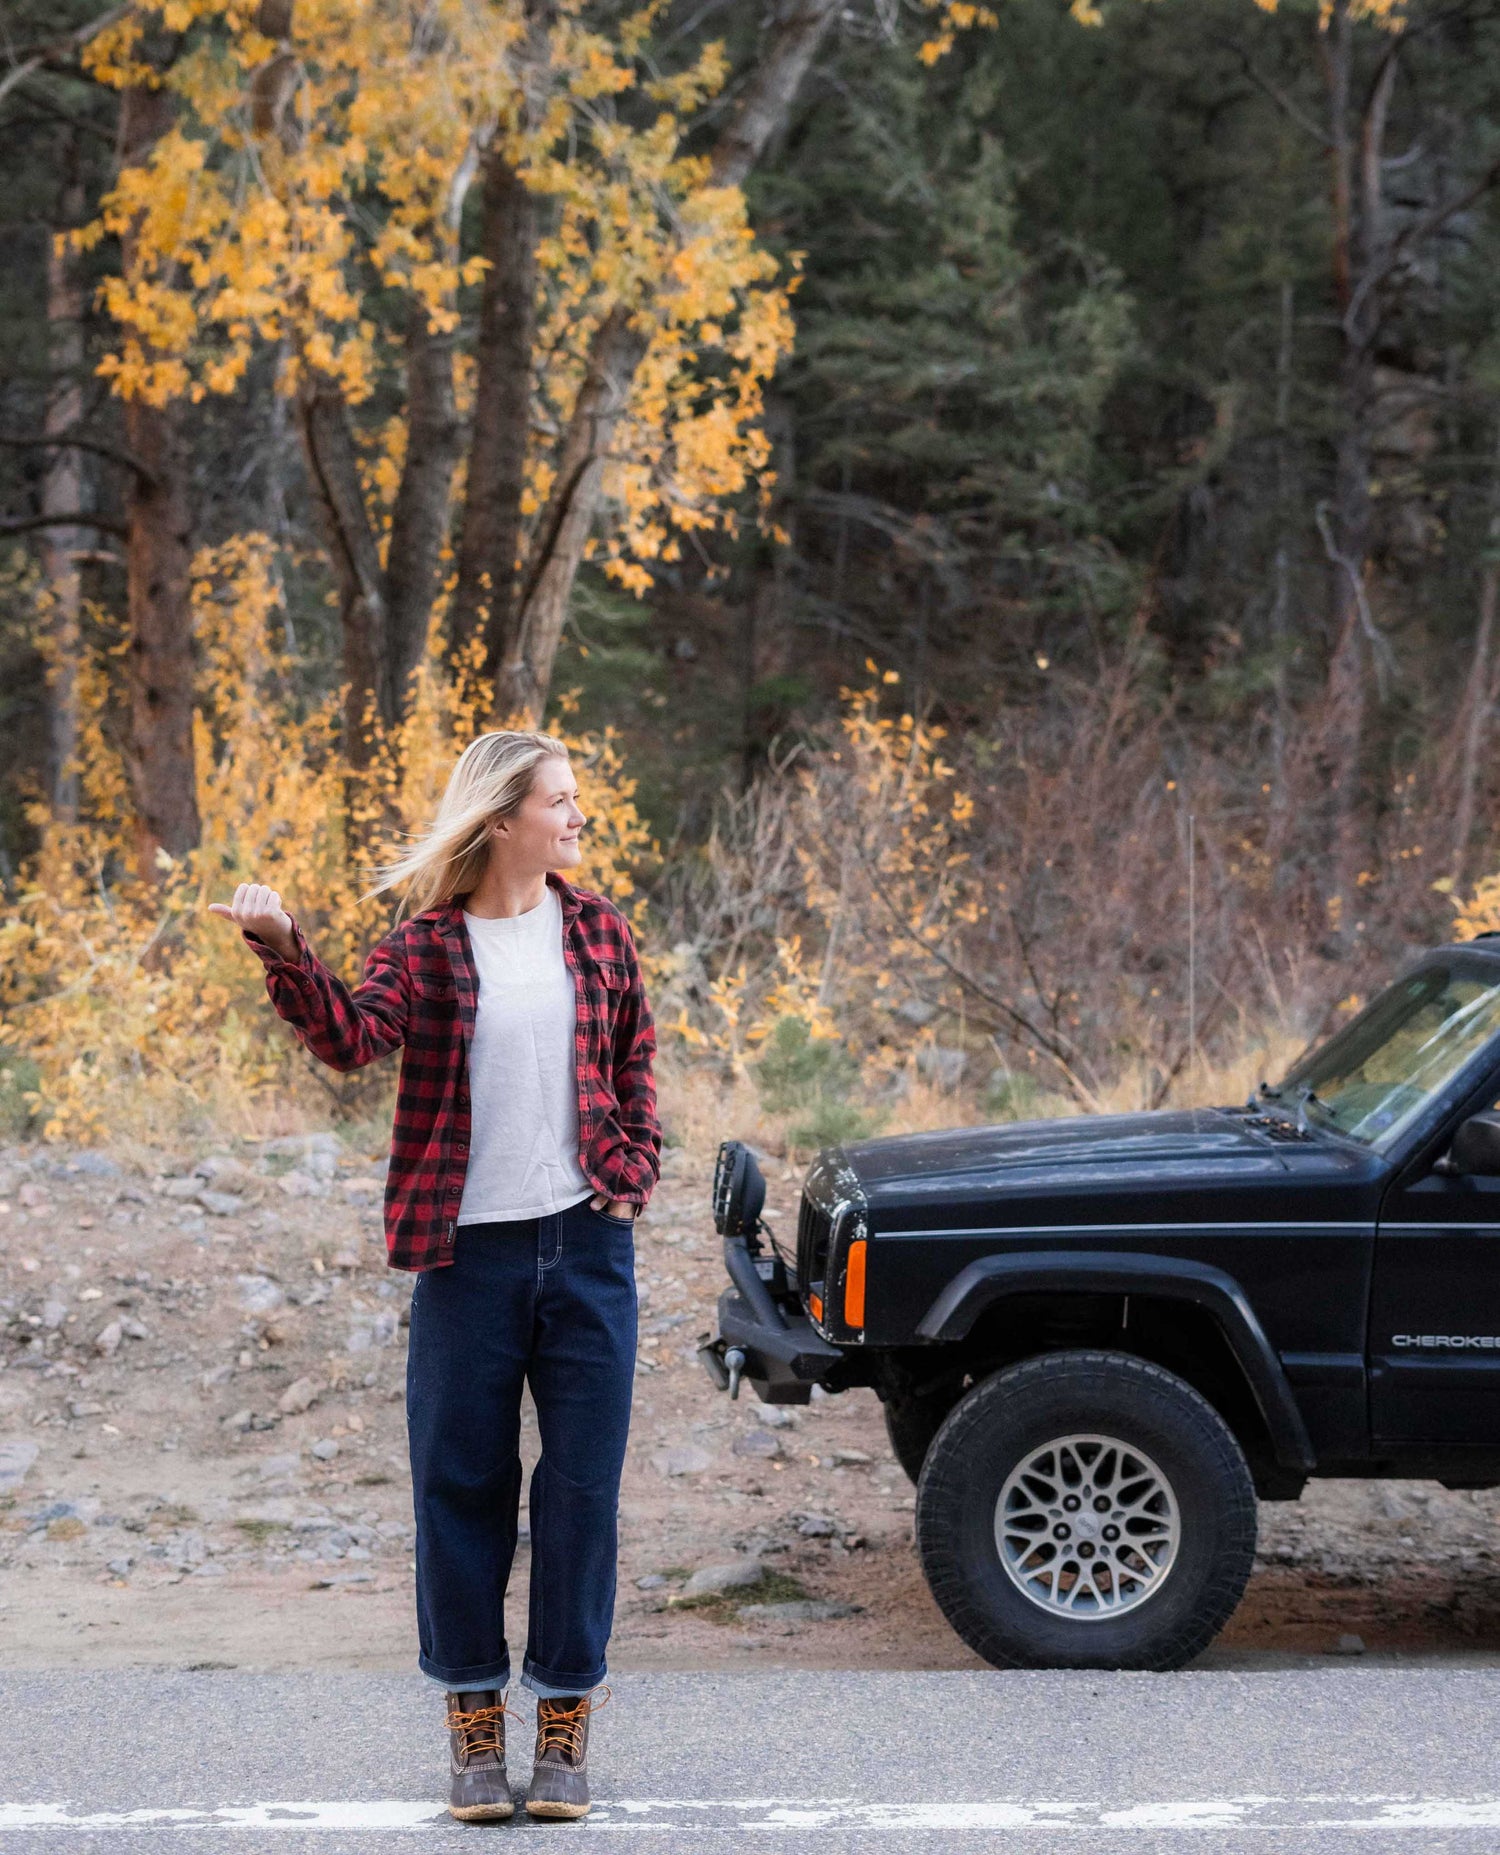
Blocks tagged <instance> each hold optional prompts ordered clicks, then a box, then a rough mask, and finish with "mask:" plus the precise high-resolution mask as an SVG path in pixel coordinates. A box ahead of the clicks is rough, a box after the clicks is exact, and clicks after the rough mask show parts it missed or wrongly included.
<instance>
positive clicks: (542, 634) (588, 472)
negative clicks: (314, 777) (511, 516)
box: [495, 0, 839, 727]
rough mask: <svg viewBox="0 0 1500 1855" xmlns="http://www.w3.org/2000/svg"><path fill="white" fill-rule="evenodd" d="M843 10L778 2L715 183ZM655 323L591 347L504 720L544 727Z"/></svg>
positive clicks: (508, 663) (545, 525)
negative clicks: (584, 565) (612, 463)
mask: <svg viewBox="0 0 1500 1855" xmlns="http://www.w3.org/2000/svg"><path fill="white" fill-rule="evenodd" d="M838 10H839V0H779V3H778V4H777V6H776V7H775V9H774V11H773V14H772V19H771V24H770V26H769V39H768V42H767V45H766V49H765V52H764V54H763V56H762V57H761V59H760V61H759V63H758V64H757V66H756V68H755V70H754V71H753V72H752V73H751V76H750V78H749V81H748V82H747V84H746V86H745V89H744V92H743V94H742V96H741V98H740V102H739V105H738V107H737V108H736V110H735V112H734V115H733V116H732V118H731V120H730V122H729V124H728V126H727V127H726V128H725V130H724V132H723V134H722V136H721V137H720V138H719V142H718V145H717V146H716V148H715V149H714V152H713V155H712V157H711V173H712V179H713V183H714V184H715V185H718V186H725V187H731V186H740V185H742V184H743V182H744V181H745V180H746V178H747V177H748V175H749V174H750V171H751V169H752V168H753V167H754V165H755V163H756V162H757V161H758V160H759V159H760V157H761V155H762V154H763V153H764V152H765V150H766V148H767V146H768V145H769V143H770V141H771V138H772V137H773V136H774V135H775V134H776V133H777V131H778V130H779V129H780V128H781V126H782V124H783V123H784V122H785V121H786V118H787V116H788V114H789V113H790V111H791V107H792V104H793V103H794V102H795V100H796V97H797V92H798V89H799V88H800V86H801V84H802V81H803V79H804V77H805V76H806V75H807V69H808V66H809V65H810V64H811V62H812V59H813V55H814V53H815V52H816V51H817V48H818V45H819V43H820V41H821V40H822V37H823V35H824V33H825V32H826V31H827V30H828V28H829V26H830V25H831V24H832V22H833V20H834V18H835V17H836V16H837V14H838ZM650 340H651V338H650V331H649V328H648V327H642V326H640V325H639V324H638V322H637V319H636V317H635V315H634V314H633V313H632V311H631V309H630V308H629V307H627V306H626V305H624V304H621V305H618V306H617V307H616V308H614V309H613V310H611V311H610V313H609V314H608V315H607V316H605V318H604V319H603V321H602V322H601V323H600V324H599V327H598V329H597V331H596V332H595V335H594V339H593V342H592V344H591V347H590V352H589V361H588V369H587V372H586V374H585V377H584V382H583V386H582V388H581V389H580V391H579V395H578V400H577V403H576V405H575V406H574V409H573V414H572V417H571V418H570V420H569V423H568V430H567V433H566V436H565V438H564V442H563V448H562V456H561V458H560V460H559V467H558V474H557V486H556V489H555V490H554V492H553V495H552V498H551V502H550V505H549V507H548V508H547V510H546V511H545V512H544V514H543V518H542V521H541V523H540V525H539V527H538V530H537V540H536V544H535V547H534V548H533V550H532V558H531V561H530V563H529V565H528V570H527V573H526V576H525V583H524V586H523V590H522V594H521V600H520V609H519V611H518V614H517V622H516V626H515V634H514V641H513V643H512V644H511V646H510V648H509V650H508V651H507V652H506V654H505V657H504V659H503V661H502V662H501V665H500V670H499V674H498V676H497V677H496V682H495V714H496V716H497V718H504V717H507V716H512V715H518V716H520V717H521V718H522V725H523V726H526V727H538V726H540V724H541V718H542V713H543V711H544V709H545V708H546V703H547V692H548V689H549V686H550V684H551V680H552V668H553V664H554V663H555V662H556V659H557V647H558V644H559V642H560V641H561V638H562V630H563V624H564V622H565V620H566V618H567V610H568V600H569V597H570V595H571V593H572V590H573V582H574V580H575V579H576V578H577V576H578V568H579V565H580V563H581V561H582V559H583V550H584V546H585V544H586V543H587V541H588V537H589V533H590V530H591V529H592V527H593V523H594V518H595V516H596V515H597V513H598V508H599V502H600V497H601V491H602V486H603V479H604V468H605V465H606V463H607V461H608V452H609V445H610V441H611V439H612V437H613V435H614V430H615V426H616V425H617V424H618V422H619V418H620V414H621V412H622V411H623V410H624V407H625V404H626V402H627V401H628V399H629V396H630V389H631V385H632V383H633V381H634V378H635V374H636V370H637V368H639V366H640V364H641V361H642V360H643V359H644V358H645V354H646V350H647V348H648V347H649V346H650Z"/></svg>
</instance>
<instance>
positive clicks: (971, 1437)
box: [916, 1351, 1256, 1670]
mask: <svg viewBox="0 0 1500 1855" xmlns="http://www.w3.org/2000/svg"><path fill="white" fill-rule="evenodd" d="M1087 1434H1102V1435H1106V1436H1111V1437H1116V1438H1118V1439H1119V1440H1120V1441H1121V1442H1123V1443H1127V1444H1129V1445H1131V1446H1133V1447H1136V1448H1139V1449H1141V1450H1142V1451H1143V1452H1144V1453H1145V1454H1146V1455H1147V1456H1149V1457H1150V1458H1151V1459H1152V1461H1153V1462H1154V1463H1156V1464H1157V1466H1158V1467H1159V1468H1160V1469H1161V1471H1162V1473H1163V1474H1164V1475H1165V1477H1166V1478H1167V1480H1168V1481H1169V1483H1170V1484H1171V1489H1172V1493H1173V1495H1174V1497H1175V1499H1176V1501H1177V1506H1178V1512H1179V1516H1180V1527H1181V1536H1180V1540H1179V1544H1178V1548H1177V1556H1176V1559H1175V1561H1174V1562H1173V1563H1172V1565H1171V1568H1170V1570H1169V1571H1168V1572H1167V1574H1166V1575H1165V1577H1164V1578H1163V1580H1162V1582H1161V1585H1160V1587H1159V1588H1158V1589H1157V1590H1156V1591H1154V1592H1153V1593H1152V1594H1151V1596H1150V1597H1149V1598H1148V1599H1147V1600H1146V1601H1144V1602H1143V1603H1141V1604H1139V1605H1138V1606H1137V1607H1136V1608H1135V1609H1133V1610H1128V1611H1126V1612H1125V1614H1123V1615H1121V1616H1108V1617H1091V1618H1086V1619H1085V1618H1078V1617H1066V1616H1060V1615H1057V1614H1054V1613H1051V1612H1049V1611H1047V1610H1045V1609H1043V1608H1042V1607H1041V1606H1039V1605H1038V1604H1036V1603H1034V1602H1033V1601H1032V1600H1031V1599H1030V1598H1028V1597H1027V1596H1026V1595H1025V1594H1024V1593H1023V1592H1022V1591H1020V1590H1019V1589H1018V1588H1017V1586H1016V1585H1015V1584H1014V1583H1013V1582H1012V1580H1011V1578H1010V1575H1009V1574H1008V1572H1007V1571H1006V1569H1005V1566H1004V1565H1003V1564H1002V1563H1001V1559H1000V1552H999V1549H998V1547H997V1545H996V1543H995V1508H996V1503H997V1501H998V1500H999V1498H1000V1491H1001V1489H1002V1488H1003V1486H1004V1484H1005V1481H1006V1478H1007V1476H1009V1475H1010V1473H1011V1471H1012V1470H1013V1469H1014V1468H1015V1467H1016V1466H1017V1465H1018V1464H1019V1463H1020V1462H1021V1461H1023V1460H1024V1459H1025V1457H1027V1456H1028V1455H1029V1454H1031V1452H1032V1451H1033V1450H1036V1449H1039V1448H1041V1447H1042V1446H1043V1445H1044V1444H1045V1443H1047V1442H1049V1441H1051V1440H1053V1439H1060V1438H1063V1437H1067V1436H1072V1435H1087ZM1255 1526H1256V1509H1255V1490H1254V1487H1253V1485H1252V1483H1251V1479H1250V1471H1249V1468H1248V1467H1247V1466H1246V1462H1245V1457H1244V1453H1243V1451H1242V1450H1241V1449H1240V1446H1239V1444H1238V1443H1237V1442H1236V1441H1235V1438H1234V1436H1233V1435H1232V1434H1231V1432H1230V1429H1229V1426H1228V1425H1227V1424H1226V1423H1225V1422H1224V1420H1223V1418H1222V1417H1220V1415H1219V1413H1218V1412H1217V1411H1216V1410H1215V1409H1214V1408H1213V1406H1212V1405H1211V1404H1209V1402H1208V1401H1207V1399H1206V1398H1204V1397H1202V1396H1201V1395H1200V1394H1199V1393H1198V1392H1197V1391H1195V1390H1194V1389H1193V1387H1192V1386H1191V1385H1189V1384H1187V1383H1186V1382H1185V1381H1184V1380H1182V1379H1180V1378H1178V1377H1176V1375H1175V1374H1173V1373H1171V1372H1167V1371H1164V1370H1163V1369H1162V1367H1160V1366H1156V1365H1151V1364H1150V1363H1148V1362H1147V1361H1146V1360H1144V1359H1137V1358H1134V1357H1132V1356H1131V1355H1130V1354H1128V1353H1113V1352H1083V1351H1079V1352H1064V1353H1048V1354H1044V1355H1042V1356H1041V1357H1039V1358H1036V1359H1028V1360H1025V1361H1023V1362H1022V1363H1021V1364H1020V1365H1014V1366H1009V1367H1007V1368H1006V1369H1005V1370H1004V1371H1002V1372H997V1373H996V1374H995V1375H994V1376H993V1377H992V1378H987V1379H985V1380H984V1381H983V1382H982V1383H980V1384H978V1385H975V1386H974V1387H973V1389H972V1390H970V1391H968V1392H967V1393H966V1394H965V1395H964V1396H963V1397H962V1398H961V1399H960V1400H959V1401H958V1403H957V1404H955V1405H954V1407H953V1409H952V1410H951V1411H950V1412H949V1413H948V1416H947V1417H946V1418H945V1419H944V1421H943V1424H942V1427H941V1428H940V1429H939V1431H938V1433H937V1435H936V1436H935V1437H934V1438H933V1440H932V1444H931V1447H930V1448H929V1449H928V1451H927V1455H926V1460H925V1462H924V1464H923V1467H922V1474H921V1478H920V1480H919V1481H918V1484H917V1506H916V1533H917V1550H918V1554H919V1556H920V1558H921V1562H922V1570H923V1573H924V1575H925V1576H926V1579H927V1583H928V1586H929V1588H930V1589H931V1591H932V1595H933V1597H934V1598H935V1599H936V1600H937V1603H938V1606H939V1608H940V1609H941V1610H942V1612H943V1615H944V1616H945V1617H946V1618H947V1619H948V1621H949V1623H951V1624H952V1626H953V1628H954V1629H955V1630H956V1631H957V1632H958V1634H959V1635H960V1636H961V1637H962V1638H963V1640H964V1641H965V1642H966V1643H967V1644H968V1645H969V1647H970V1648H971V1649H973V1650H974V1651H975V1652H976V1653H977V1654H978V1655H981V1656H983V1657H984V1659H985V1661H987V1662H989V1663H991V1664H992V1665H993V1666H994V1667H996V1668H1134V1669H1156V1670H1165V1669H1172V1668H1181V1667H1182V1666H1183V1665H1184V1664H1185V1663H1187V1662H1190V1661H1192V1659H1193V1657H1194V1656H1196V1655H1198V1654H1200V1653H1201V1652H1202V1650H1204V1649H1205V1648H1207V1646H1208V1644H1209V1643H1210V1642H1212V1641H1213V1639H1214V1637H1215V1636H1216V1635H1217V1634H1218V1632H1219V1631H1220V1630H1221V1629H1222V1628H1223V1626H1224V1624H1225V1623H1226V1622H1227V1621H1228V1620H1229V1617H1230V1615H1231V1613H1232V1612H1233V1610H1234V1608H1235V1606H1236V1605H1237V1604H1238V1603H1239V1601H1240V1598H1241V1596H1242V1595H1243V1593H1244V1589H1245V1581H1246V1580H1247V1579H1248V1577H1249V1576H1250V1567H1251V1563H1252V1561H1253V1559H1254V1556H1255Z"/></svg>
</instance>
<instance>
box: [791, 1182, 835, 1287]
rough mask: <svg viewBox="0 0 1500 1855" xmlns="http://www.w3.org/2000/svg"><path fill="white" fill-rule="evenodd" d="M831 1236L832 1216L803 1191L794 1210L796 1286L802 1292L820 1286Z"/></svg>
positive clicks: (825, 1270) (826, 1265)
mask: <svg viewBox="0 0 1500 1855" xmlns="http://www.w3.org/2000/svg"><path fill="white" fill-rule="evenodd" d="M832 1235H833V1219H832V1218H831V1217H830V1216H829V1215H828V1213H827V1212H826V1211H825V1210H824V1209H823V1207H822V1206H821V1205H818V1204H814V1203H813V1201H812V1200H811V1199H810V1198H809V1197H808V1196H807V1195H806V1194H805V1193H804V1194H803V1198H802V1203H801V1206H800V1207H799V1209H798V1212H797V1287H798V1289H799V1290H800V1292H801V1293H802V1294H804V1295H805V1294H807V1293H808V1291H809V1290H810V1289H813V1288H815V1287H816V1288H819V1289H821V1287H822V1284H823V1278H824V1275H825V1274H826V1272H827V1269H828V1242H829V1238H830V1237H831V1236H832Z"/></svg>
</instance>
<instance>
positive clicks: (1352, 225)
mask: <svg viewBox="0 0 1500 1855" xmlns="http://www.w3.org/2000/svg"><path fill="white" fill-rule="evenodd" d="M1398 46H1399V41H1398V40H1393V41H1392V43H1391V44H1390V45H1389V46H1388V47H1387V49H1386V51H1385V53H1384V54H1383V56H1382V61H1381V64H1380V66H1379V68H1378V71H1377V74H1376V77H1375V80H1374V82H1373V83H1372V85H1371V87H1370V90H1369V94H1368V98H1367V101H1366V102H1365V105H1364V108H1363V109H1362V110H1361V111H1360V112H1359V113H1358V116H1357V117H1356V116H1355V115H1354V113H1353V108H1354V106H1353V86H1354V52H1355V44H1354V21H1353V18H1352V7H1351V0H1333V4H1332V9H1331V12H1330V14H1329V17H1328V22H1327V25H1326V28H1325V29H1324V30H1323V32H1322V33H1321V35H1320V51H1321V55H1322V61H1323V72H1324V81H1325V86H1326V91H1327V99H1328V141H1329V156H1330V163H1331V168H1332V187H1331V191H1332V206H1333V249H1332V254H1331V256H1332V270H1333V286H1334V300H1335V303H1336V306H1337V310H1338V315H1339V331H1340V341H1341V354H1340V359H1339V371H1338V398H1339V432H1338V438H1337V441H1336V444H1335V452H1334V484H1333V496H1332V498H1331V502H1330V504H1329V505H1328V506H1326V507H1325V508H1321V509H1320V511H1319V528H1320V530H1321V532H1322V535H1323V544H1324V549H1325V552H1326V553H1327V556H1328V567H1329V576H1330V601H1329V603H1330V616H1331V619H1332V633H1333V656H1332V659H1331V660H1330V663H1329V667H1328V680H1327V685H1326V688H1325V691H1324V699H1323V708H1322V715H1321V717H1320V720H1319V723H1318V727H1317V740H1316V750H1315V755H1314V766H1315V771H1316V774H1317V777H1318V780H1319V784H1320V787H1321V791H1322V795H1323V797H1322V804H1321V806H1320V807H1319V810H1320V812H1321V814H1322V820H1323V825H1324V831H1323V842H1324V844H1325V846H1326V849H1327V853H1328V863H1327V866H1326V870H1325V876H1324V881H1323V884H1322V890H1323V897H1324V903H1325V907H1326V909H1327V914H1328V922H1329V925H1330V926H1331V927H1332V928H1333V930H1334V932H1335V934H1337V935H1338V936H1340V937H1342V936H1343V935H1344V934H1346V933H1347V932H1348V930H1349V928H1350V925H1351V916H1352V911H1353V909H1354V907H1355V905H1356V901H1357V895H1358V878H1359V874H1360V872H1361V869H1362V868H1363V867H1364V866H1365V865H1366V864H1367V863H1369V862H1370V861H1371V860H1372V859H1373V855H1374V851H1373V844H1372V839H1371V834H1370V824H1371V820H1370V807H1369V804H1368V794H1367V792H1366V790H1365V783H1366V782H1365V779H1364V752H1365V737H1366V716H1367V709H1368V699H1369V677H1368V665H1367V660H1368V659H1369V658H1370V656H1371V653H1372V652H1374V651H1378V650H1380V649H1381V648H1383V643H1382V640H1381V639H1380V637H1379V634H1378V633H1377V631H1376V628H1375V622H1374V617H1373V614H1372V611H1371V606H1370V600H1369V591H1368V579H1369V567H1370V549H1371V542H1372V538H1373V532H1374V505H1373V501H1372V497H1371V490H1370V472H1371V467H1372V461H1373V450H1374V430H1375V422H1376V418H1377V414H1378V410H1379V407H1378V393H1377V388H1376V380H1375V349H1376V341H1377V338H1378V336H1379V332H1380V322H1381V313H1382V309H1383V297H1384V293H1383V290H1382V287H1381V274H1382V273H1381V267H1382V265H1383V263H1384V259H1385V236H1386V235H1385V227H1384V219H1385V212H1384V182H1383V178H1382V173H1381V159H1382V156H1383V153H1384V146H1385V130H1386V118H1387V114H1388V111H1389V107H1390V97H1391V90H1392V87H1393V85H1394V82H1395V76H1396V69H1397V50H1398ZM1356 131H1357V138H1358V139H1357V141H1356Z"/></svg>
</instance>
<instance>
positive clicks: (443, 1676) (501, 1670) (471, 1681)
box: [417, 1653, 510, 1694]
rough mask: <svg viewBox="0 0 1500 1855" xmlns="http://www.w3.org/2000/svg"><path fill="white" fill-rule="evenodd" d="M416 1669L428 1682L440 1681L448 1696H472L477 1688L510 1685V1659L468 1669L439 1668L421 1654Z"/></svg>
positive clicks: (482, 1663)
mask: <svg viewBox="0 0 1500 1855" xmlns="http://www.w3.org/2000/svg"><path fill="white" fill-rule="evenodd" d="M417 1667H418V1668H420V1669H421V1671H422V1673H423V1674H424V1675H426V1676H427V1677H428V1678H429V1679H430V1680H433V1681H440V1682H441V1683H442V1685H443V1686H444V1687H445V1688H446V1689H447V1691H448V1692H449V1693H450V1694H472V1693H473V1692H474V1691H475V1690H476V1689H478V1688H503V1687H507V1686H509V1684H510V1657H509V1656H506V1658H505V1659H504V1661H501V1662H476V1663H475V1664H474V1665H473V1666H472V1667H470V1668H439V1667H438V1665H437V1663H436V1662H432V1661H429V1660H428V1658H427V1657H426V1656H425V1655H422V1654H421V1653H419V1654H418V1656H417Z"/></svg>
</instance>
